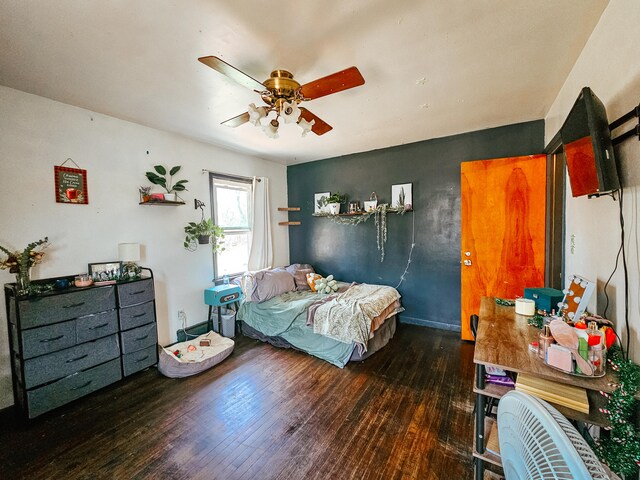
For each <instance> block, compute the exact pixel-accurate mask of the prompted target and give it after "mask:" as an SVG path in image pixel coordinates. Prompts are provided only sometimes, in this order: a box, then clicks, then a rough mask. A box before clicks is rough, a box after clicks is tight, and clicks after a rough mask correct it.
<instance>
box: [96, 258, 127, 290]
mask: <svg viewBox="0 0 640 480" xmlns="http://www.w3.org/2000/svg"><path fill="white" fill-rule="evenodd" d="M87 272H88V274H89V276H90V277H91V278H92V279H93V284H94V285H109V284H112V283H116V282H117V281H118V280H120V278H121V277H122V262H119V261H113V262H101V263H90V264H88V266H87Z"/></svg>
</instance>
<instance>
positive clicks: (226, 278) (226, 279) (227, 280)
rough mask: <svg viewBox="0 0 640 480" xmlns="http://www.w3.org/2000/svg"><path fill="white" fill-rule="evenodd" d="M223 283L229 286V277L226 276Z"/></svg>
mask: <svg viewBox="0 0 640 480" xmlns="http://www.w3.org/2000/svg"><path fill="white" fill-rule="evenodd" d="M222 283H223V284H225V285H229V275H225V276H224V277H222Z"/></svg>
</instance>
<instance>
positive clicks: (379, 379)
mask: <svg viewBox="0 0 640 480" xmlns="http://www.w3.org/2000/svg"><path fill="white" fill-rule="evenodd" d="M473 376H474V370H473V345H472V344H468V343H464V342H461V341H460V340H459V338H458V334H456V333H452V332H445V331H439V330H433V329H427V328H421V327H416V326H413V325H405V324H400V325H399V326H398V329H397V332H396V335H395V337H394V338H393V339H392V340H391V343H390V344H389V345H387V346H386V347H385V348H383V349H382V350H381V351H380V352H378V353H376V354H375V355H373V356H372V357H370V358H369V359H367V360H365V361H364V362H360V363H353V364H349V365H347V366H346V367H345V368H344V369H339V368H337V367H335V366H333V365H330V364H328V363H326V362H324V361H321V360H319V359H316V358H314V357H311V356H309V355H307V354H305V353H301V352H298V351H295V350H291V349H290V350H286V349H277V348H275V347H272V346H270V345H267V344H263V343H261V342H257V341H255V340H251V339H248V338H245V337H239V338H237V339H236V347H235V350H234V352H233V354H232V355H231V356H230V357H229V358H228V359H226V360H225V361H224V362H222V363H221V364H220V365H218V366H216V367H215V368H212V369H210V370H208V371H206V372H203V373H201V374H200V375H197V376H194V377H189V378H184V379H168V378H165V377H163V376H161V375H160V374H159V373H158V372H157V370H156V369H154V368H152V369H149V370H147V371H144V372H140V373H138V374H136V375H133V376H132V377H129V378H127V379H125V380H123V381H122V382H119V383H118V384H116V385H112V386H110V387H107V388H105V389H103V390H101V391H99V392H96V393H94V394H92V395H90V396H87V397H85V398H82V399H80V400H78V401H76V402H74V403H72V404H69V405H66V406H64V407H62V408H60V409H58V410H55V411H53V412H50V413H48V414H46V415H43V416H42V417H39V418H37V419H35V420H33V421H30V422H27V421H24V420H21V419H18V418H16V414H15V412H14V411H13V408H10V409H6V410H4V411H2V412H0V442H2V445H3V446H4V448H3V449H0V478H13V479H20V478H25V479H26V478H28V479H29V480H39V479H50V478H69V479H75V478H91V479H114V478H115V479H130V478H136V479H147V478H148V479H156V478H171V479H173V480H182V479H184V480H187V479H189V480H192V479H202V480H211V479H224V480H227V479H230V480H249V479H251V480H253V479H260V480H270V479H274V480H275V479H279V480H297V479H305V480H306V479H318V480H324V479H335V478H340V479H384V480H387V479H420V480H422V479H440V478H442V479H447V480H451V479H453V478H455V479H463V480H464V479H471V478H472V477H473V475H472V456H471V447H472V432H473V426H472V425H473V422H472V414H471V411H472V408H473V393H472V387H473Z"/></svg>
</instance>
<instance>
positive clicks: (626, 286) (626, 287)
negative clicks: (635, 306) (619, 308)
mask: <svg viewBox="0 0 640 480" xmlns="http://www.w3.org/2000/svg"><path fill="white" fill-rule="evenodd" d="M618 197H619V199H618V207H619V209H620V213H619V219H620V248H619V249H618V253H617V255H616V263H615V266H614V268H613V271H612V272H611V275H609V278H608V279H607V282H606V283H605V284H604V296H605V299H606V303H605V307H604V311H603V317H604V318H607V310H608V309H609V294H608V293H607V287H608V286H609V282H610V281H611V279H612V278H613V275H614V274H615V273H616V271H617V270H618V264H619V260H620V255H622V268H623V271H624V324H625V328H626V329H627V342H626V348H623V349H622V355H623V358H625V359H628V358H629V342H630V340H631V331H630V330H629V270H628V267H627V255H626V252H625V250H624V212H623V208H622V207H623V204H624V190H623V188H622V187H620V190H618ZM616 337H618V340H619V341H620V347H621V348H622V339H621V338H620V337H619V336H618V334H617V333H616Z"/></svg>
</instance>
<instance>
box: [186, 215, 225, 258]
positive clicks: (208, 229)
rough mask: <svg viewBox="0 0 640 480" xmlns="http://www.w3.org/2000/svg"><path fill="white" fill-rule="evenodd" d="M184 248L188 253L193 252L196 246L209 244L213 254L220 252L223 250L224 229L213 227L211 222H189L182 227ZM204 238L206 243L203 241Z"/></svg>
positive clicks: (203, 220)
mask: <svg viewBox="0 0 640 480" xmlns="http://www.w3.org/2000/svg"><path fill="white" fill-rule="evenodd" d="M184 233H185V234H186V235H185V237H184V243H183V244H184V248H186V249H187V250H189V251H194V250H195V249H196V248H198V244H199V243H200V244H203V243H211V248H212V249H213V251H214V252H216V253H217V252H221V251H223V250H224V247H223V246H222V244H223V242H222V239H223V238H224V229H223V228H222V227H219V226H218V225H215V224H214V223H213V221H212V220H211V219H210V218H208V219H206V220H205V219H204V218H203V219H202V220H201V221H200V222H198V223H196V222H189V223H188V224H187V226H186V227H184ZM205 238H206V240H207V241H206V242H204V241H203V240H204V239H205Z"/></svg>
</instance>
